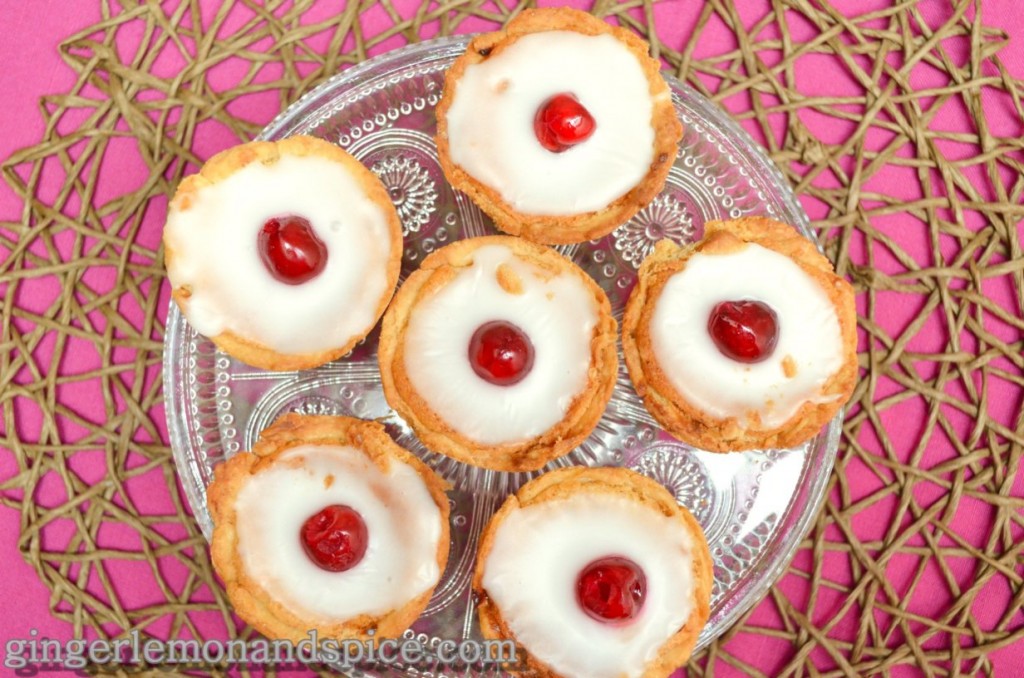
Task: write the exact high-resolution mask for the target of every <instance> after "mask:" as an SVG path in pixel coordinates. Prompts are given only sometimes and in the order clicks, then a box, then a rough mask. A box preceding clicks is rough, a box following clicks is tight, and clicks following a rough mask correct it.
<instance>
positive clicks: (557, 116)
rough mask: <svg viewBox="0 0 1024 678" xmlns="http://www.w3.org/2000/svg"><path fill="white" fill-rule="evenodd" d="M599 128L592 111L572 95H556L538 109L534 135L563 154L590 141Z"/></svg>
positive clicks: (550, 149)
mask: <svg viewBox="0 0 1024 678" xmlns="http://www.w3.org/2000/svg"><path fill="white" fill-rule="evenodd" d="M596 127H597V125H596V124H595V123H594V117H593V116H592V115H590V111H588V110H587V109H586V108H584V106H583V104H581V103H580V102H579V100H578V99H577V98H576V97H574V96H573V95H571V94H556V95H555V96H553V97H551V98H550V99H548V100H547V101H545V102H544V103H543V104H541V106H540V108H538V109H537V115H536V116H534V118H533V131H534V134H536V135H537V141H539V142H540V145H541V146H543V147H544V148H546V149H548V150H549V151H551V152H552V153H561V152H562V151H565V150H568V149H569V148H571V147H573V146H575V145H576V144H578V143H580V142H581V141H586V140H587V139H589V138H590V135H591V134H593V133H594V129H595V128H596Z"/></svg>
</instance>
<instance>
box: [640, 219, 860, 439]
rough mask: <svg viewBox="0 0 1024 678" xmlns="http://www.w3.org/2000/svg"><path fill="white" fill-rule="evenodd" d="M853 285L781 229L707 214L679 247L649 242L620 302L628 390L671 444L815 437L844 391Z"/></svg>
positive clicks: (848, 378) (853, 371) (849, 373)
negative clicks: (696, 236) (693, 236)
mask: <svg viewBox="0 0 1024 678" xmlns="http://www.w3.org/2000/svg"><path fill="white" fill-rule="evenodd" d="M856 322H857V318H856V311H855V308H854V297H853V289H852V288H851V287H850V284H849V283H847V282H846V281H845V280H843V279H842V278H840V277H839V276H837V275H836V274H835V273H834V272H833V270H832V265H831V264H830V263H829V261H828V260H827V259H826V258H825V257H824V256H822V255H821V254H820V253H819V252H818V250H817V249H816V248H815V247H814V245H813V244H812V243H811V241H809V240H808V239H807V238H804V237H803V236H802V235H800V233H799V232H797V230H796V229H794V228H793V227H792V226H788V225H786V224H782V223H779V222H777V221H773V220H771V219H766V218H762V217H749V218H744V219H737V220H734V221H726V222H717V221H716V222H709V223H708V224H706V225H705V236H704V238H703V239H702V240H701V241H700V242H698V243H696V244H694V245H692V246H688V247H679V246H677V245H675V244H673V243H671V242H668V241H663V242H660V243H658V245H657V246H656V247H655V250H654V252H653V253H652V254H651V255H650V256H649V257H648V258H647V259H646V260H645V261H644V262H643V264H642V265H641V267H640V274H639V281H638V284H637V286H636V288H635V289H634V290H633V293H632V295H631V296H630V298H629V302H628V304H627V306H626V314H625V317H624V319H623V326H622V345H623V349H624V352H625V356H626V365H627V366H628V368H629V374H630V377H631V378H632V380H633V384H634V385H635V386H636V390H637V393H638V394H639V395H640V396H641V397H642V398H643V400H644V404H645V405H646V407H647V409H648V411H650V413H651V415H653V416H654V418H655V419H657V420H658V422H659V423H660V424H661V425H662V427H663V428H664V429H665V430H666V431H668V432H669V433H671V434H672V435H674V436H675V437H677V438H679V439H680V440H682V441H684V442H687V443H690V444H692V445H695V446H697V447H701V448H703V449H706V450H713V451H717V452H724V451H729V450H746V449H753V448H788V447H795V446H797V445H800V444H802V443H804V442H806V441H807V440H809V439H810V438H812V437H813V436H814V435H816V434H817V433H818V432H819V431H820V430H821V428H822V426H824V425H825V424H826V423H827V422H828V421H829V420H830V419H832V417H833V416H835V415H836V413H837V412H839V410H840V408H842V407H843V405H845V404H846V402H847V400H849V398H850V395H851V394H852V392H853V387H854V383H855V380H856V375H857V355H856V343H857V336H856Z"/></svg>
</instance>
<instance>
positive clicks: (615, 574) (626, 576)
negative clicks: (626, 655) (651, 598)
mask: <svg viewBox="0 0 1024 678" xmlns="http://www.w3.org/2000/svg"><path fill="white" fill-rule="evenodd" d="M646 597H647V577H645V576H644V571H643V570H641V569H640V566H639V565H637V564H636V563H634V562H633V561H632V560H630V559H629V558H622V557H619V556H611V557H608V558H601V559H599V560H595V561H594V562H592V563H590V564H589V565H587V566H586V567H585V568H583V571H582V572H580V574H579V577H577V578H576V602H578V603H579V605H580V607H581V608H583V611H584V612H586V613H587V615H588V616H590V617H591V618H593V619H596V620H597V621H599V622H626V621H629V620H631V619H633V618H634V617H636V616H637V615H638V614H640V609H641V608H642V607H643V605H644V599H645V598H646Z"/></svg>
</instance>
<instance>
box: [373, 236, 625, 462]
mask: <svg viewBox="0 0 1024 678" xmlns="http://www.w3.org/2000/svg"><path fill="white" fill-rule="evenodd" d="M615 337H616V323H615V320H614V318H612V315H611V307H610V304H609V302H608V297H607V296H605V294H604V291H603V290H601V288H600V287H598V286H597V284H596V283H595V282H594V281H593V280H592V279H591V278H590V277H589V276H587V274H586V273H584V272H583V271H582V270H581V269H580V268H579V267H577V266H576V265H575V264H573V263H572V262H571V261H569V260H568V259H566V258H565V257H563V256H562V255H560V254H558V253H557V252H555V251H554V250H551V249H549V248H547V247H544V246H542V245H536V244H533V243H531V242H527V241H525V240H522V239H519V238H513V237H509V236H487V237H481V238H470V239H466V240H461V241H458V242H455V243H452V244H451V245H448V246H446V247H443V248H441V249H439V250H437V251H436V252H434V253H433V254H431V255H430V256H428V257H427V258H426V259H424V261H423V263H422V264H421V266H420V268H419V270H417V271H416V272H414V273H413V274H412V275H410V276H409V278H408V279H407V280H406V281H405V282H404V283H403V284H402V286H401V287H400V288H399V290H398V293H397V294H396V295H395V299H394V301H393V302H392V303H391V306H390V307H389V308H388V311H387V313H386V314H385V315H384V322H383V325H382V329H381V338H380V344H379V349H378V359H379V360H380V372H381V380H382V382H383V385H384V396H385V397H386V398H387V401H388V403H389V404H390V405H391V407H393V408H394V409H395V410H396V411H397V412H398V414H399V415H400V416H402V418H404V419H405V420H406V421H407V422H408V423H409V425H410V426H412V428H413V429H414V430H415V432H416V435H417V436H418V437H419V439H420V440H421V441H422V442H423V443H424V444H425V445H426V446H427V447H429V448H430V449H432V450H434V451H436V452H440V453H443V454H446V455H448V456H449V457H453V458H454V459H457V460H459V461H463V462H466V463H469V464H474V465H476V466H482V467H485V468H489V469H496V470H502V471H528V470H534V469H538V468H540V467H541V466H543V465H544V464H545V463H547V462H548V461H550V460H551V459H553V458H555V457H558V456H561V455H563V454H566V453H568V452H569V451H571V450H572V449H573V448H575V447H576V446H577V445H579V443H580V442H581V441H582V440H583V439H584V438H586V437H587V435H589V434H590V432H591V431H592V430H593V428H594V426H596V424H597V421H598V419H600V418H601V415H602V414H603V412H604V409H605V406H606V405H607V404H608V400H609V398H610V397H611V393H612V389H613V387H614V385H615V377H616V373H617V365H618V358H617V355H616V351H615Z"/></svg>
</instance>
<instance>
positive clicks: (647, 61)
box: [436, 7, 683, 244]
mask: <svg viewBox="0 0 1024 678" xmlns="http://www.w3.org/2000/svg"><path fill="white" fill-rule="evenodd" d="M555 30H569V31H576V32H578V33H583V34H585V35H599V34H609V35H613V36H614V37H615V38H616V39H618V40H619V41H620V42H622V43H623V44H624V45H625V46H626V47H627V48H628V49H629V50H630V52H632V53H633V54H634V55H635V56H636V58H637V60H638V61H639V62H640V65H641V67H642V68H643V70H644V73H645V75H646V76H647V81H648V83H649V85H650V94H651V97H652V99H653V100H654V109H653V111H652V114H651V124H652V126H653V127H654V161H653V162H652V163H651V167H650V169H649V170H648V173H647V175H646V176H645V177H644V179H643V180H642V181H641V182H640V183H639V184H637V185H636V186H635V187H634V188H633V189H632V190H630V191H629V192H628V193H626V194H625V195H623V196H621V197H620V198H618V199H617V200H615V201H614V202H612V203H611V204H609V205H608V206H607V207H605V208H604V209H602V210H598V211H595V212H587V213H584V214H575V215H568V216H546V215H528V214H521V213H519V212H517V211H516V210H515V209H513V208H512V206H511V205H509V204H508V203H507V202H505V201H504V200H503V199H502V198H501V195H500V194H499V193H498V191H496V190H495V189H493V188H491V187H489V186H486V185H484V184H482V183H481V182H479V181H477V179H475V178H474V177H473V176H471V175H470V174H469V173H468V172H466V171H465V170H464V169H462V167H460V166H459V165H457V164H455V163H453V162H452V161H451V158H450V151H449V146H448V109H449V108H450V106H451V102H452V101H453V100H454V97H455V93H456V91H457V89H458V82H459V79H460V78H461V77H462V74H463V73H464V72H465V70H466V68H467V67H469V66H470V65H472V64H477V63H480V62H481V61H483V60H484V59H487V58H489V57H490V56H493V55H496V54H500V53H501V51H502V50H504V49H507V48H508V46H509V45H511V44H513V43H515V41H516V40H518V39H519V38H520V37H522V36H524V35H528V34H530V33H541V32H546V31H555ZM648 49H649V48H648V44H647V43H646V42H644V40H643V39H641V38H640V37H639V36H637V35H636V34H635V33H633V32H632V31H629V30H627V29H625V28H620V27H616V26H611V25H610V24H607V23H605V22H604V21H602V20H601V19H598V18H597V17H594V16H592V15H590V14H587V13H586V12H582V11H580V10H576V9H571V8H568V7H558V8H544V9H527V10H524V11H523V12H522V13H521V14H520V15H519V16H517V17H516V18H515V19H513V20H512V21H510V22H509V24H508V25H507V26H506V27H505V29H504V30H502V31H497V32H494V33H486V34H483V35H479V36H477V37H476V38H474V39H473V40H472V42H470V44H469V47H468V48H467V49H466V53H465V54H463V55H462V56H460V57H459V58H458V59H456V60H455V62H454V63H453V64H452V66H451V68H449V69H448V71H447V72H446V73H445V80H444V90H443V91H442V96H441V101H440V103H439V104H438V106H437V137H436V142H437V152H438V159H439V161H440V163H441V169H442V170H443V171H444V174H445V177H447V179H448V182H449V183H450V184H451V185H452V186H454V187H455V188H457V189H458V190H460V191H462V192H463V193H465V194H466V195H468V196H469V197H470V198H471V199H472V200H473V202H475V203H476V204H477V205H478V206H479V207H480V208H481V209H482V210H483V211H484V212H486V213H487V214H488V215H489V216H490V217H491V218H492V219H493V220H494V223H495V225H496V226H497V227H498V228H499V229H500V230H502V231H504V232H505V233H508V234H510V235H518V236H521V237H523V238H526V239H528V240H532V241H534V242H538V243H545V244H564V243H574V242H583V241H585V240H592V239H594V238H600V237H601V236H604V235H607V234H608V233H611V231H612V230H614V229H615V227H616V226H618V225H620V224H622V223H625V222H626V221H628V220H629V219H630V218H631V217H632V216H633V215H634V214H636V213H637V212H638V211H639V210H640V209H641V208H643V207H644V206H645V205H646V204H648V203H649V202H650V201H651V200H652V199H653V198H654V196H656V195H657V194H658V192H659V191H661V188H662V186H664V184H665V179H666V178H667V177H668V173H669V170H670V169H671V167H672V163H674V162H675V159H676V154H677V152H678V150H679V140H680V139H681V138H682V135H683V128H682V125H681V124H680V122H679V119H678V117H677V116H676V111H675V107H674V106H673V105H672V97H671V94H670V92H669V89H668V85H667V84H666V83H665V80H664V78H662V77H661V74H660V72H659V71H660V69H661V65H660V64H659V63H658V61H657V60H656V59H653V58H651V56H650V55H649V53H648Z"/></svg>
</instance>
